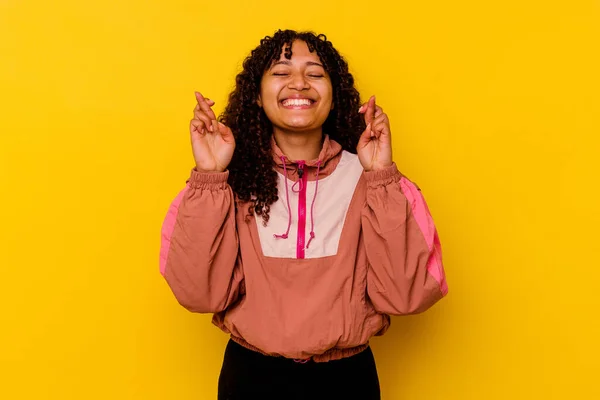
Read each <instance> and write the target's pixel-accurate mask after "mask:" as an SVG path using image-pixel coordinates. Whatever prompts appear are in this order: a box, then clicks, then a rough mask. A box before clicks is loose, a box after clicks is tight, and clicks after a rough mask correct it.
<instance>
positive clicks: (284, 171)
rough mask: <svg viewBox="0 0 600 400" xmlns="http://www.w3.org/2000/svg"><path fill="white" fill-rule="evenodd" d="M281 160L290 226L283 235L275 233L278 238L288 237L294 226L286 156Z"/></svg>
mask: <svg viewBox="0 0 600 400" xmlns="http://www.w3.org/2000/svg"><path fill="white" fill-rule="evenodd" d="M280 158H281V161H282V162H283V175H284V176H285V200H286V201H287V209H288V226H287V230H286V231H285V233H284V234H282V235H277V234H275V235H273V236H274V237H275V238H276V239H287V238H288V234H289V233H290V228H291V226H292V212H291V207H290V195H289V193H288V177H287V167H286V165H285V157H284V156H281V157H280Z"/></svg>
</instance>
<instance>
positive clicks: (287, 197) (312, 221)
mask: <svg viewBox="0 0 600 400" xmlns="http://www.w3.org/2000/svg"><path fill="white" fill-rule="evenodd" d="M280 159H281V162H283V175H284V179H285V200H286V203H287V211H288V226H287V230H286V231H285V233H283V234H281V235H277V234H275V235H273V236H274V237H275V238H276V239H287V238H288V236H289V233H290V229H291V226H292V211H291V206H290V195H289V188H288V176H287V165H286V164H285V156H281V157H280ZM302 165H304V164H302ZM320 171H321V160H319V161H318V162H317V179H316V182H315V194H314V196H313V200H312V203H311V205H310V239H308V242H307V243H306V248H307V249H308V246H309V245H310V242H311V241H312V240H313V239H314V238H315V219H314V209H315V201H316V200H317V193H318V191H319V172H320ZM296 185H299V186H300V189H298V190H296V189H295V187H296ZM303 185H304V182H303V181H302V176H300V179H298V181H297V182H296V183H294V184H293V185H292V191H293V192H294V193H298V192H301V191H302V189H304V186H303Z"/></svg>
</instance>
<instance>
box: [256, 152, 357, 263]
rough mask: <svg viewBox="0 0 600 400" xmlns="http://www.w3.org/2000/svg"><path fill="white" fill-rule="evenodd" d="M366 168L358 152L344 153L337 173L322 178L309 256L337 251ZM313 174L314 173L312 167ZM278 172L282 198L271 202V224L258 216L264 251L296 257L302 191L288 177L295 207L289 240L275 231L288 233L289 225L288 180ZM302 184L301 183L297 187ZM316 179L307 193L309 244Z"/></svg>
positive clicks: (321, 255)
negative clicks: (293, 186) (293, 187)
mask: <svg viewBox="0 0 600 400" xmlns="http://www.w3.org/2000/svg"><path fill="white" fill-rule="evenodd" d="M362 172H363V167H362V165H361V164H360V161H359V160H358V157H357V156H356V155H355V154H352V153H349V152H347V151H343V152H342V157H341V159H340V162H339V163H338V165H337V167H336V169H335V170H334V171H333V173H332V174H331V175H329V176H327V177H325V178H322V179H319V189H318V193H317V199H316V201H315V205H314V209H313V210H314V215H313V219H314V222H315V228H314V231H315V239H313V240H312V242H311V243H310V247H309V248H308V249H305V250H304V252H305V258H319V257H328V256H333V255H335V254H337V251H338V245H339V242H340V237H341V235H342V228H343V227H344V221H345V220H346V214H347V212H348V208H349V206H350V201H351V200H352V197H353V195H354V191H355V189H356V185H357V184H358V181H359V179H360V177H361V175H362ZM311 173H314V172H313V171H312V169H311ZM277 175H278V178H279V179H278V183H277V186H278V188H277V189H278V195H279V200H278V201H277V202H275V203H274V204H272V205H271V212H270V219H269V224H268V225H267V226H266V227H265V226H263V224H262V218H255V221H256V225H257V228H258V234H259V239H260V244H261V247H262V252H263V254H264V255H265V256H266V257H280V258H296V246H297V238H298V199H299V193H296V192H294V191H293V190H292V185H293V184H294V182H292V181H291V180H288V188H289V191H288V194H289V198H290V207H291V209H292V212H291V215H292V226H291V228H290V233H289V236H288V238H287V239H281V238H275V237H274V236H273V235H275V234H278V235H280V234H283V233H285V231H286V229H287V226H288V210H287V203H286V197H285V179H284V176H283V175H282V174H279V173H278V174H277ZM296 187H298V185H297V186H296ZM315 187H316V182H315V181H311V182H308V185H307V192H306V229H305V241H304V243H308V240H309V239H310V231H311V204H312V201H313V198H314V195H315Z"/></svg>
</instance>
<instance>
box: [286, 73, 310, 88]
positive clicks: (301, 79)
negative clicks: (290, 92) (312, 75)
mask: <svg viewBox="0 0 600 400" xmlns="http://www.w3.org/2000/svg"><path fill="white" fill-rule="evenodd" d="M288 88H290V89H296V90H307V89H310V85H309V83H308V81H307V80H306V77H305V76H304V75H303V74H292V76H291V78H290V82H289V83H288Z"/></svg>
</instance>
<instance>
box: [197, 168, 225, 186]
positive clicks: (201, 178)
mask: <svg viewBox="0 0 600 400" xmlns="http://www.w3.org/2000/svg"><path fill="white" fill-rule="evenodd" d="M227 178H229V171H223V172H198V171H196V168H193V169H192V172H191V174H190V179H188V181H187V183H188V184H189V185H190V187H192V188H195V189H212V190H217V189H226V188H227Z"/></svg>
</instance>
